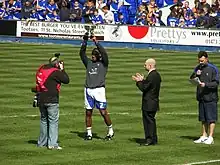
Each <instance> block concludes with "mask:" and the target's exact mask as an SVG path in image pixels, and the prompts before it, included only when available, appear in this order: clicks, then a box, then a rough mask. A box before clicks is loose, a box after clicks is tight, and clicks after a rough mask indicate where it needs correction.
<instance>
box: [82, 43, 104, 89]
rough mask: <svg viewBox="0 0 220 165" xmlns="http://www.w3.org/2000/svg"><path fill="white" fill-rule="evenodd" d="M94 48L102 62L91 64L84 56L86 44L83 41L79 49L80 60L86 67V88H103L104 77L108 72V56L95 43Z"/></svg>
mask: <svg viewBox="0 0 220 165" xmlns="http://www.w3.org/2000/svg"><path fill="white" fill-rule="evenodd" d="M96 46H97V48H98V50H99V52H100V53H101V57H102V60H100V61H97V62H93V61H92V60H91V59H89V58H88V57H87V56H86V47H87V42H85V41H84V42H83V43H82V46H81V49H80V58H81V60H82V62H83V64H84V65H85V67H86V81H85V87H86V88H99V87H105V76H106V74H107V70H108V55H107V53H106V51H105V49H104V48H103V47H102V46H101V45H100V44H99V43H96Z"/></svg>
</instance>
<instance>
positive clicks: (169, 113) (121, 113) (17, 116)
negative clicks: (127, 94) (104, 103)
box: [0, 112, 197, 118]
mask: <svg viewBox="0 0 220 165" xmlns="http://www.w3.org/2000/svg"><path fill="white" fill-rule="evenodd" d="M82 114H85V113H84V112H82V113H61V114H60V116H69V115H82ZM109 114H110V115H132V114H131V113H129V112H119V113H109ZM158 114H159V115H197V113H177V112H167V113H158ZM38 116H40V115H39V114H38V115H37V114H35V115H8V116H0V118H19V117H38Z"/></svg>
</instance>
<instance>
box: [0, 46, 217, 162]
mask: <svg viewBox="0 0 220 165" xmlns="http://www.w3.org/2000/svg"><path fill="white" fill-rule="evenodd" d="M91 48H92V47H89V48H88V55H89V53H90V52H91ZM0 49H1V51H0V72H1V73H0V75H1V76H0V82H1V85H0V165H90V164H91V165H107V164H111V165H172V164H175V165H180V164H187V163H191V164H192V163H193V162H203V161H213V160H217V162H214V163H211V162H207V163H205V164H211V165H214V164H215V165H217V164H220V162H218V161H220V160H219V159H220V128H219V124H217V127H216V130H215V144H214V145H205V144H198V145H196V144H193V139H195V138H197V137H199V135H200V130H201V128H200V126H201V125H200V123H199V122H198V119H197V102H196V100H195V87H194V86H193V85H191V84H190V83H189V81H188V78H189V75H190V74H191V72H192V70H193V67H194V66H195V65H196V64H197V52H191V53H190V52H171V51H155V50H143V49H142V50H139V49H114V48H107V51H108V53H109V61H110V65H109V70H108V74H107V81H106V82H107V87H106V94H107V100H108V110H109V112H110V115H111V119H112V121H113V126H114V130H115V137H114V140H112V141H107V142H106V141H103V140H102V138H103V137H104V136H105V135H106V130H107V129H106V126H105V124H104V121H103V119H102V117H101V116H100V115H99V113H98V111H97V110H95V111H94V116H93V134H94V138H93V140H92V141H84V140H83V136H84V130H85V125H84V107H83V106H84V105H83V104H84V96H83V89H84V86H83V85H84V81H85V68H84V66H83V64H82V63H81V61H80V58H79V47H73V46H70V45H52V44H51V45H50V44H48V45H41V44H21V43H0ZM56 52H60V53H62V56H61V59H63V60H64V61H65V68H66V72H67V73H68V74H69V76H70V79H71V82H70V84H69V85H63V86H62V87H61V93H60V120H59V142H60V145H61V146H62V147H63V150H62V151H54V150H53V151H51V150H47V149H46V148H37V147H36V141H37V138H38V135H39V128H40V127H39V110H38V109H37V108H33V107H32V99H33V93H31V91H30V88H31V87H32V86H34V82H35V72H36V69H37V68H38V67H39V65H40V64H42V63H46V62H47V61H48V59H49V58H50V57H51V56H52V55H53V54H54V53H56ZM219 55H220V54H219V53H214V54H213V53H210V58H209V59H210V61H211V62H213V63H214V64H216V65H217V66H218V67H219V68H220V57H219ZM150 57H153V58H155V59H156V61H157V68H158V70H159V72H160V73H161V76H162V81H163V82H162V87H161V93H160V111H159V112H158V114H157V126H158V137H159V144H158V145H156V146H149V147H140V145H139V144H138V141H139V139H141V138H143V137H144V131H143V126H142V118H141V110H140V107H141V92H140V91H139V90H138V89H137V87H136V86H135V83H134V82H133V81H132V80H131V76H132V74H134V73H136V72H140V73H145V71H144V68H143V64H144V61H145V59H147V58H150ZM197 164H198V163H197Z"/></svg>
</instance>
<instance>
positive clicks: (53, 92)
mask: <svg viewBox="0 0 220 165" xmlns="http://www.w3.org/2000/svg"><path fill="white" fill-rule="evenodd" d="M61 83H64V84H68V83H69V76H68V75H67V73H66V72H65V71H64V63H63V62H61V61H59V59H58V57H52V58H50V60H49V64H46V65H42V66H41V67H40V68H39V69H38V71H37V73H36V88H35V91H36V92H37V93H38V102H39V103H38V106H39V109H40V113H41V117H40V136H39V139H38V146H39V147H43V146H46V147H48V149H58V150H60V149H62V148H61V147H60V146H59V145H58V143H57V141H58V120H59V91H60V86H61Z"/></svg>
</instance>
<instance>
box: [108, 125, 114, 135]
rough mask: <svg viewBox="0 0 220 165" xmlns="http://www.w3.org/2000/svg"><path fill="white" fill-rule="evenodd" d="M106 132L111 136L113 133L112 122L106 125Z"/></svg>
mask: <svg viewBox="0 0 220 165" xmlns="http://www.w3.org/2000/svg"><path fill="white" fill-rule="evenodd" d="M108 134H109V135H111V136H112V135H113V134H114V131H113V128H112V124H111V125H110V126H108Z"/></svg>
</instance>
